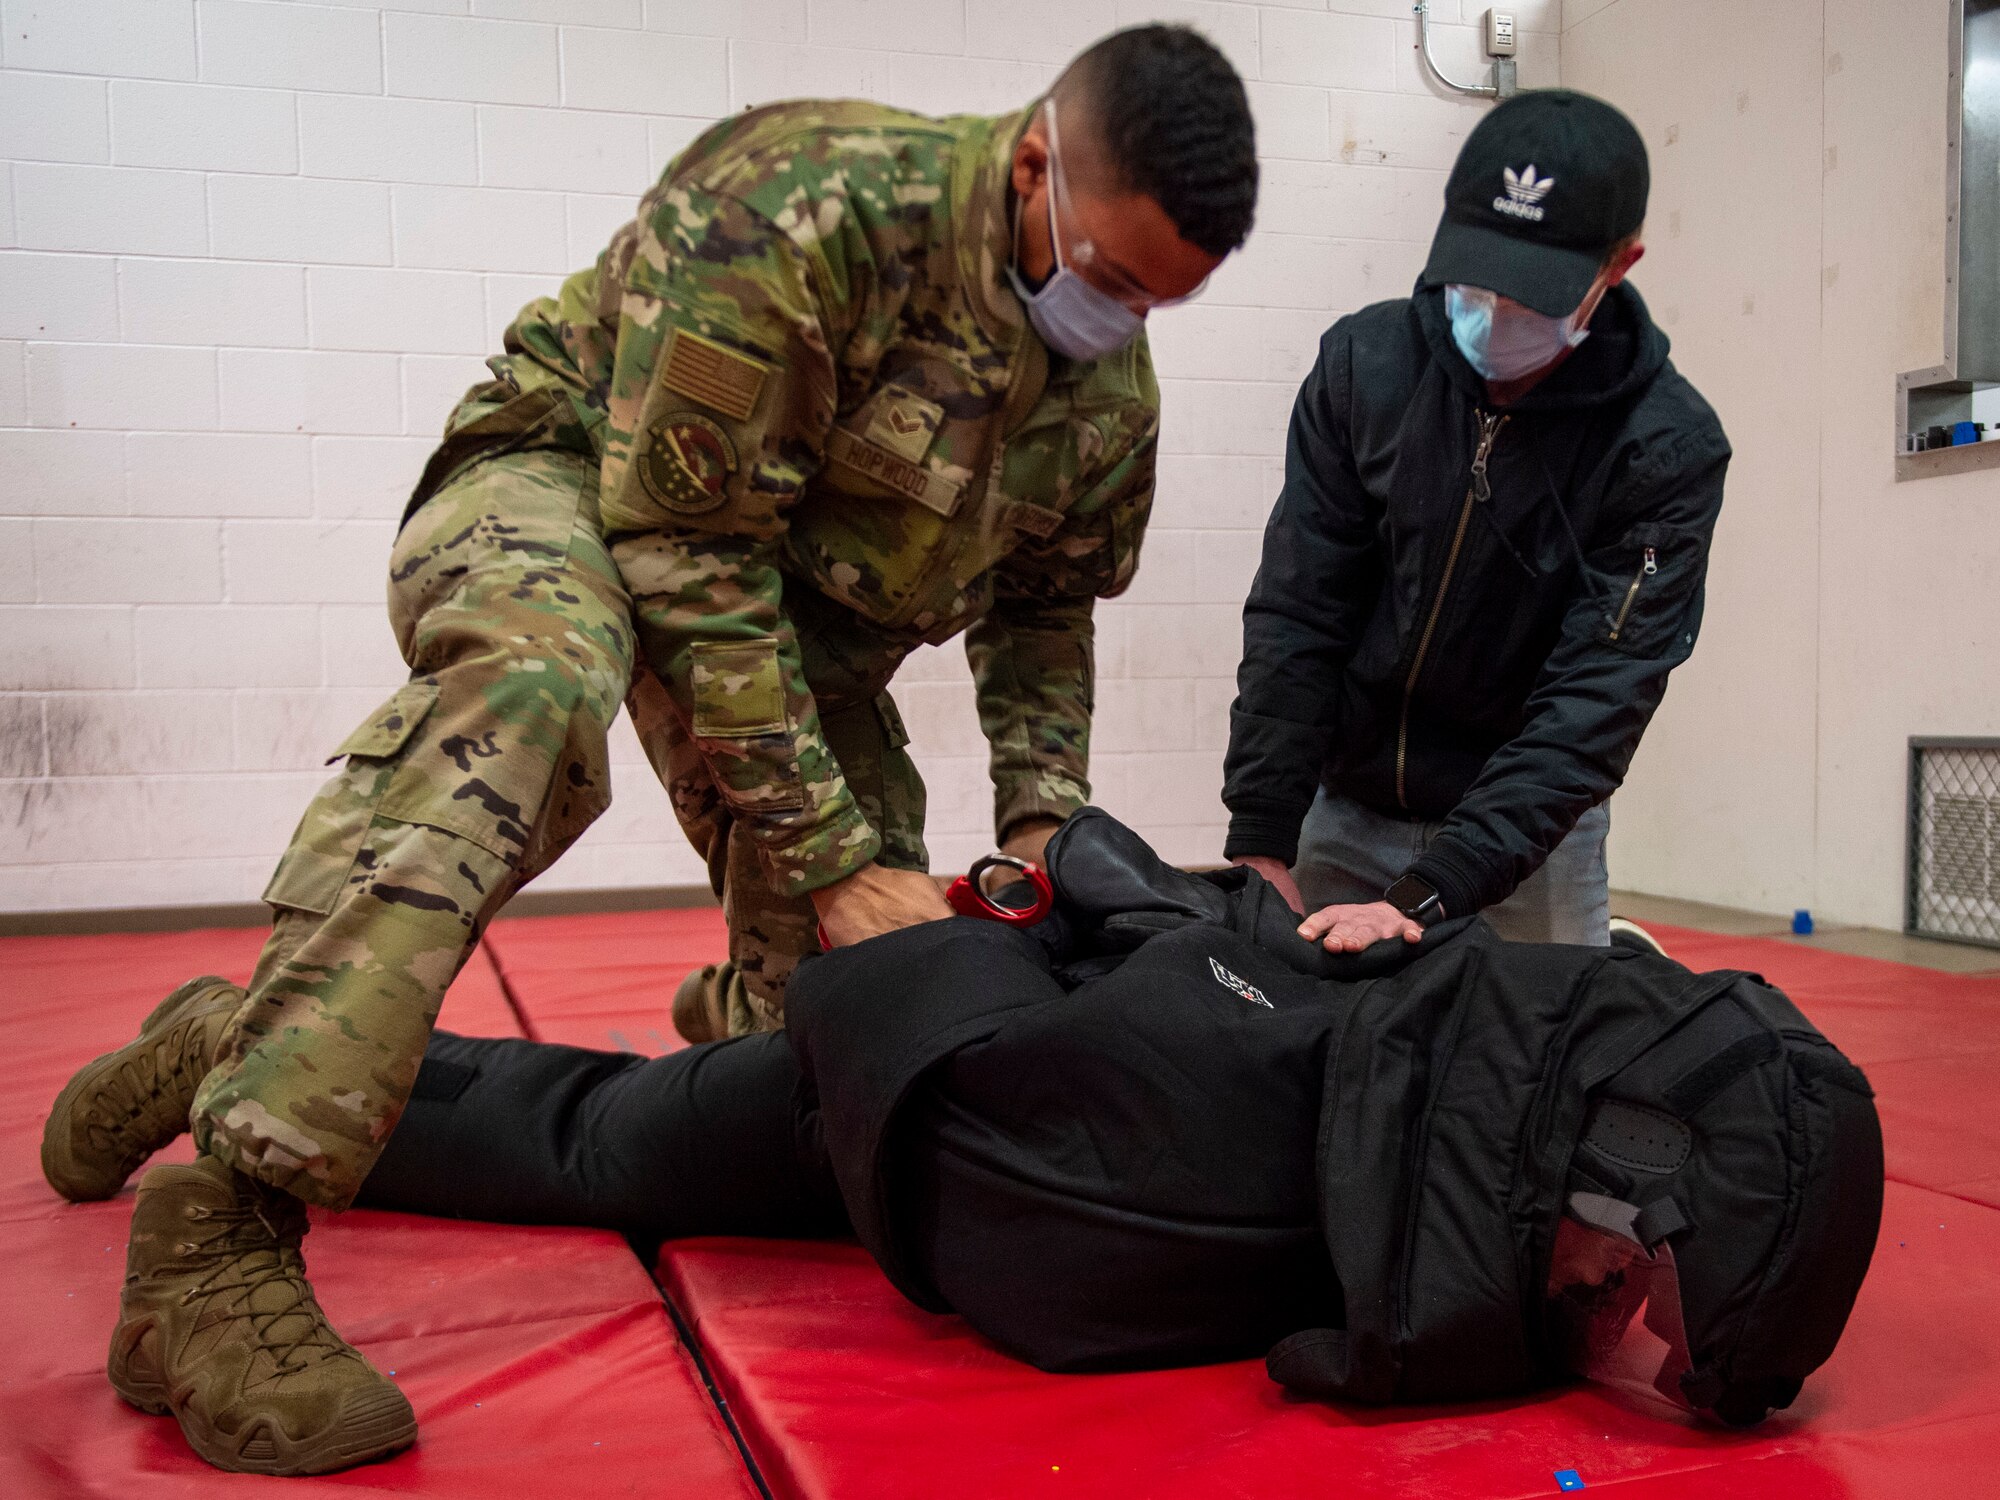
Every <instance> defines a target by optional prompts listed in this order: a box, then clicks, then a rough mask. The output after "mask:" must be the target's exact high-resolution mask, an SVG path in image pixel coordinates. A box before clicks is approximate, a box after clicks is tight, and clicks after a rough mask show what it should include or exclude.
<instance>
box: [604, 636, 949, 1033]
mask: <svg viewBox="0 0 2000 1500" xmlns="http://www.w3.org/2000/svg"><path fill="white" fill-rule="evenodd" d="M801 644H802V646H803V647H804V649H805V655H806V660H807V668H808V681H812V678H813V674H812V671H811V668H812V663H813V660H814V658H815V657H817V656H822V655H823V652H821V651H816V650H815V649H814V646H815V645H816V644H818V643H817V642H815V641H814V640H813V639H812V638H811V637H805V638H803V639H802V642H801ZM648 681H651V685H652V691H650V692H649V691H648V690H647V683H648ZM826 682H827V677H826V675H825V674H821V677H820V680H819V681H818V682H814V684H813V687H814V696H815V698H816V700H817V701H818V702H819V703H820V732H821V733H822V734H823V735H824V736H825V737H826V742H827V746H828V748H829V749H831V750H832V751H833V757H834V759H835V760H836V761H837V762H839V764H840V772H841V775H842V776H844V777H845V778H846V780H847V785H848V789H849V790H850V791H852V792H853V794H854V798H855V801H856V802H857V803H858V804H859V805H860V808H861V815H862V816H863V817H864V818H866V819H867V820H868V822H869V825H870V826H871V827H873V828H874V830H875V831H876V833H877V834H879V835H880V836H881V839H882V848H881V851H880V852H879V853H878V854H877V855H876V856H875V859H876V863H878V864H882V865H887V866H889V867H890V868H892V869H898V870H927V869H929V868H930V861H929V856H928V855H927V854H926V853H925V850H924V783H923V779H922V777H920V776H919V775H918V774H917V768H916V764H915V763H914V762H913V761H912V760H911V759H910V756H909V752H908V751H907V750H906V749H905V748H904V746H906V745H907V744H908V743H909V736H908V734H907V733H905V731H904V729H903V721H902V717H901V715H900V714H898V713H897V711H896V705H895V702H894V701H893V700H892V699H891V698H890V697H889V695H888V693H887V692H886V691H884V692H880V693H878V694H876V695H874V696H872V697H871V696H861V697H858V698H850V699H848V700H847V701H845V702H843V701H842V695H841V694H840V693H839V691H838V690H837V689H836V688H833V687H831V686H825V685H824V684H826ZM664 700H665V694H664V693H661V692H659V691H658V684H657V681H656V680H650V679H646V680H642V681H641V682H640V683H639V684H638V685H637V686H635V688H634V691H633V696H632V713H633V717H634V719H635V720H636V721H637V723H638V726H639V738H640V740H641V741H642V742H643V743H644V745H645V746H646V751H647V754H648V755H649V756H651V757H652V760H653V766H654V769H655V770H656V771H657V772H658V773H659V777H660V780H661V782H662V783H663V784H664V785H665V786H666V788H667V791H668V794H669V795H670V796H671V797H672V799H673V805H674V814H675V816H676V817H677V818H679V819H680V825H681V831H682V832H684V833H685V834H686V835H687V838H688V842H689V843H690V844H692V845H694V848H695V852H696V853H697V854H699V855H700V856H701V857H702V859H703V861H704V862H705V863H706V864H707V866H708V878H709V885H710V887H711V888H712V889H713V890H714V891H715V894H716V895H717V896H718V897H719V898H721V901H722V913H723V917H724V919H725V920H726V921H727V922H728V924H729V961H728V962H727V963H725V964H723V965H721V966H720V967H719V969H718V970H717V972H716V973H715V974H714V975H713V976H711V978H710V981H709V982H710V983H711V984H713V985H714V987H715V988H716V990H717V991H719V996H718V999H719V1003H720V1008H721V1010H722V1011H723V1013H724V1014H726V1015H727V1017H728V1021H729V1034H730V1035H731V1036H741V1035H743V1034H744V1033H746V1032H752V1031H775V1030H777V1029H778V1028H780V1027H781V1026H783V1025H784V1024H785V981H786V980H787V979H789V978H790V977H791V973H792V970H793V969H795V968H796V967H798V963H799V960H800V959H802V958H804V957H805V956H806V955H807V954H809V953H817V952H818V951H819V915H818V912H817V911H816V910H815V909H814V907H813V904H812V902H811V901H810V900H809V899H807V898H805V897H802V896H783V895H780V894H778V892H776V891H774V890H773V889H772V888H771V883H770V881H769V880H768V879H766V878H765V874H764V869H763V866H762V864H761V862H760V861H759V858H758V854H757V842H756V840H755V839H753V838H752V837H751V836H750V834H749V832H748V830H746V829H745V828H744V827H743V826H742V825H741V824H740V823H738V822H737V821H736V819H735V818H734V817H733V816H732V814H731V811H730V808H729V804H728V803H727V802H725V801H724V800H723V797H722V794H721V792H720V791H719V790H718V789H717V787H716V784H715V780H714V778H713V777H711V776H710V774H709V771H708V766H707V764H706V762H704V761H703V760H702V758H701V755H700V754H699V752H698V751H697V750H696V748H695V745H694V740H693V738H692V736H691V735H690V734H689V732H688V729H687V726H686V725H685V724H683V723H682V722H681V721H680V720H679V718H678V716H677V715H674V714H672V713H669V712H666V711H665V709H664Z"/></svg>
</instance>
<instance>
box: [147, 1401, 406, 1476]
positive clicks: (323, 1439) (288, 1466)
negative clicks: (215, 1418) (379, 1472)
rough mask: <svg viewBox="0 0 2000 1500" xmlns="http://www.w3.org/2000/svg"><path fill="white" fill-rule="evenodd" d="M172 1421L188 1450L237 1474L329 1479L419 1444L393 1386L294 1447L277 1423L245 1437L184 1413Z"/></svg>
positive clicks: (176, 1413) (404, 1405)
mask: <svg viewBox="0 0 2000 1500" xmlns="http://www.w3.org/2000/svg"><path fill="white" fill-rule="evenodd" d="M174 1419H175V1420H176V1421H177V1422H179V1423H180V1427H181V1436H182V1437H184V1438H186V1439H187V1444H188V1446H189V1447H190V1448H192V1449H194V1451H195V1452H196V1453H197V1454H199V1455H200V1456H201V1457H202V1458H203V1459H205V1460H206V1461H207V1462H209V1463H211V1464H213V1465H215V1467H216V1468H218V1469H227V1470H229V1471H230V1472H232V1473H236V1474H275V1475H296V1474H330V1473H332V1472H333V1471H335V1470H336V1469H351V1468H353V1467H355V1466H356V1465H357V1464H365V1463H373V1462H374V1461H375V1460H377V1459H383V1458H388V1457H390V1456H391V1455H392V1454H397V1453H401V1452H402V1451H403V1450H404V1449H405V1448H408V1447H409V1446H410V1445H411V1444H413V1443H415V1442H416V1440H417V1419H416V1415H415V1414H414V1413H413V1412H412V1411H411V1410H410V1404H409V1402H407V1401H406V1400H404V1399H403V1393H402V1392H401V1391H399V1390H397V1389H396V1388H395V1387H394V1386H389V1387H387V1388H385V1389H384V1390H382V1391H381V1392H380V1393H378V1394H376V1395H373V1396H370V1397H369V1398H368V1399H367V1400H366V1401H364V1402H363V1403H361V1405H360V1407H359V1408H358V1409H357V1410H354V1411H349V1412H346V1413H343V1420H342V1422H341V1425H340V1426H339V1427H338V1428H336V1429H334V1430H333V1431H331V1432H326V1433H322V1434H320V1435H319V1436H318V1437H314V1438H308V1439H306V1440H304V1441H303V1442H298V1443H294V1442H292V1441H291V1440H290V1439H288V1438H287V1437H286V1436H285V1434H284V1431H283V1429H282V1428H280V1427H279V1426H278V1424H277V1423H275V1422H264V1423H259V1424H257V1425H256V1426H255V1427H253V1429H252V1430H251V1431H250V1432H248V1433H241V1432H239V1433H226V1432H219V1431H217V1430H216V1429H215V1428H214V1427H212V1426H210V1425H209V1424H208V1423H207V1422H206V1421H205V1420H203V1419H202V1418H201V1417H200V1416H199V1415H198V1414H197V1413H195V1412H194V1411H192V1410H188V1409H185V1408H184V1409H182V1410H180V1411H176V1412H175V1413H174ZM253 1449H255V1450H256V1451H254V1452H253V1451H251V1450H253Z"/></svg>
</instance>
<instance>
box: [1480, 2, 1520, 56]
mask: <svg viewBox="0 0 2000 1500" xmlns="http://www.w3.org/2000/svg"><path fill="white" fill-rule="evenodd" d="M1486 55H1487V56H1488V57H1512V56H1513V55H1514V13H1513V12H1512V11H1511V10H1489V11H1488V12H1486Z"/></svg>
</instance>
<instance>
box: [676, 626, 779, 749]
mask: <svg viewBox="0 0 2000 1500" xmlns="http://www.w3.org/2000/svg"><path fill="white" fill-rule="evenodd" d="M693 686H694V732H695V735H696V736H697V737H698V738H700V739H727V740H741V739H752V738H755V737H756V736H758V735H765V734H779V733H782V732H783V731H784V729H785V727H786V725H785V683H784V677H783V674H782V672H781V671H780V669H779V666H778V643H777V641H776V640H774V639H772V638H770V637H768V636H767V637H765V638H764V639H762V640H756V641H697V642H696V643H695V646H694V681H693Z"/></svg>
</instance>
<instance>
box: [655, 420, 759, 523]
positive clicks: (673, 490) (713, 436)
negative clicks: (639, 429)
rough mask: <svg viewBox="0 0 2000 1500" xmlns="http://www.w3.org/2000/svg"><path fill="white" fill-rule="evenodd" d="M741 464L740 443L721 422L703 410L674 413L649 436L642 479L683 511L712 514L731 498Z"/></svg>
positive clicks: (667, 503) (685, 513)
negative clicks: (731, 483) (732, 480)
mask: <svg viewBox="0 0 2000 1500" xmlns="http://www.w3.org/2000/svg"><path fill="white" fill-rule="evenodd" d="M736 466H737V456H736V444H735V443H734V442H732V441H731V440H730V436H729V434H728V433H726V432H724V431H723V430H722V427H721V426H720V424H718V423H715V422H712V421H710V420H709V419H708V418H707V417H704V416H702V415H701V414H700V413H698V412H691V411H677V412H670V413H668V415H667V416H665V417H664V418H662V419H661V420H660V422H659V424H658V425H657V426H655V427H654V428H653V429H652V431H650V432H649V433H647V434H646V439H645V443H644V446H643V447H642V448H641V450H640V453H639V461H638V467H639V483H640V484H641V485H643V486H644V487H645V490H646V493H647V494H649V495H651V496H652V497H653V498H654V499H655V500H657V501H659V502H660V504H662V505H664V506H665V507H666V508H667V509H668V510H670V511H673V512H674V513H675V514H677V515H683V516H700V515H706V514H707V513H708V512H709V511H712V510H715V509H718V508H719V507H720V506H721V505H722V504H723V503H724V502H725V501H727V500H728V498H729V492H728V485H729V480H730V476H732V475H733V474H735V472H736Z"/></svg>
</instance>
